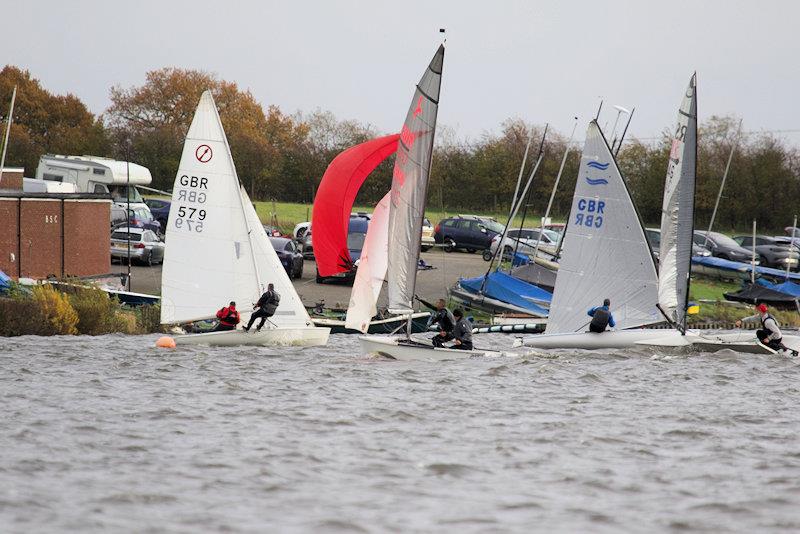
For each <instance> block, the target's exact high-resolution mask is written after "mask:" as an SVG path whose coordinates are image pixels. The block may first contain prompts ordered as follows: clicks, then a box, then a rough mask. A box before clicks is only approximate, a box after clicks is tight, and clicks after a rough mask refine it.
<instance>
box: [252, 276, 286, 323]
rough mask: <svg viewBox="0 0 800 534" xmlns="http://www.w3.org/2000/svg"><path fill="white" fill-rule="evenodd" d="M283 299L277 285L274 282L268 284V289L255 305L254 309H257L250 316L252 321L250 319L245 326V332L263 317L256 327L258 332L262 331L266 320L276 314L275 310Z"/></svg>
mask: <svg viewBox="0 0 800 534" xmlns="http://www.w3.org/2000/svg"><path fill="white" fill-rule="evenodd" d="M280 301H281V296H280V295H279V294H278V292H277V291H275V286H274V285H272V284H269V285H267V291H266V292H265V293H264V294H263V295H261V298H259V299H258V302H256V303H255V304H254V305H253V309H254V310H256V311H254V312H253V314H252V315H251V316H250V321H248V323H247V326H246V327H245V328H244V331H245V332H249V331H250V327H251V326H253V323H254V322H255V320H256V319H258V318H259V317H260V318H261V322H260V323H259V324H258V327H257V328H256V332H260V331H261V328H262V327H263V326H264V322H266V320H267V319H268V318H270V317H272V316H273V315H275V310H276V309H278V304H279V303H280Z"/></svg>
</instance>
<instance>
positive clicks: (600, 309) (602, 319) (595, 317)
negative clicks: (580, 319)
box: [588, 299, 617, 334]
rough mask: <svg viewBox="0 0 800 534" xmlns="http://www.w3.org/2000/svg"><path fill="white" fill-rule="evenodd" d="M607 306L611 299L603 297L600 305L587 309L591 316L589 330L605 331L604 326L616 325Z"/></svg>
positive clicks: (612, 326)
mask: <svg viewBox="0 0 800 534" xmlns="http://www.w3.org/2000/svg"><path fill="white" fill-rule="evenodd" d="M609 306H611V300H609V299H605V300H603V305H602V306H597V307H595V308H592V309H591V310H589V311H588V314H589V316H591V318H592V322H590V323H589V332H594V333H596V334H600V333H602V332H605V331H606V327H609V326H610V327H611V328H614V327H615V326H617V323H615V322H614V316H613V315H611V312H610V311H609V310H608V307H609Z"/></svg>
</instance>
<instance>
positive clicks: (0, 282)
mask: <svg viewBox="0 0 800 534" xmlns="http://www.w3.org/2000/svg"><path fill="white" fill-rule="evenodd" d="M9 289H11V277H9V276H8V275H7V274H6V273H4V272H3V271H0V293H5V292H6V291H8V290H9Z"/></svg>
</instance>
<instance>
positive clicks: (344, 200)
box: [311, 134, 400, 276]
mask: <svg viewBox="0 0 800 534" xmlns="http://www.w3.org/2000/svg"><path fill="white" fill-rule="evenodd" d="M399 137H400V135H399V134H393V135H387V136H385V137H379V138H377V139H371V140H370V141H367V142H366V143H361V144H360V145H356V146H354V147H350V148H348V149H347V150H345V151H344V152H342V153H341V154H339V155H338V156H336V157H335V158H334V160H333V161H332V162H331V164H330V165H328V168H327V169H326V170H325V174H324V175H323V176H322V181H321V182H320V184H319V188H318V189H317V195H316V197H314V212H313V214H312V216H311V234H312V240H313V243H314V256H315V258H316V260H317V269H318V270H319V274H320V275H321V276H333V275H334V274H336V273H343V272H345V271H347V270H349V269H350V267H351V266H352V263H353V262H352V259H351V258H350V251H349V250H348V249H347V227H348V225H349V223H350V213H351V211H352V210H353V203H354V202H355V200H356V195H357V194H358V190H359V189H361V185H362V184H363V183H364V180H366V179H367V176H369V174H370V173H371V172H372V171H373V170H375V167H377V166H378V165H380V164H381V162H382V161H383V160H385V159H386V158H388V157H389V156H391V155H392V154H394V153H395V152H396V151H397V140H398V139H399Z"/></svg>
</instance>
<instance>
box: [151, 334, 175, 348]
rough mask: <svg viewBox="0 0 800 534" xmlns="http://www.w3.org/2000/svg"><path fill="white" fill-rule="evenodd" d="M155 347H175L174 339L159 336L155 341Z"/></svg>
mask: <svg viewBox="0 0 800 534" xmlns="http://www.w3.org/2000/svg"><path fill="white" fill-rule="evenodd" d="M156 347H159V348H161V349H174V348H175V340H174V339H172V338H171V337H169V336H161V337H160V338H158V341H156Z"/></svg>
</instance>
